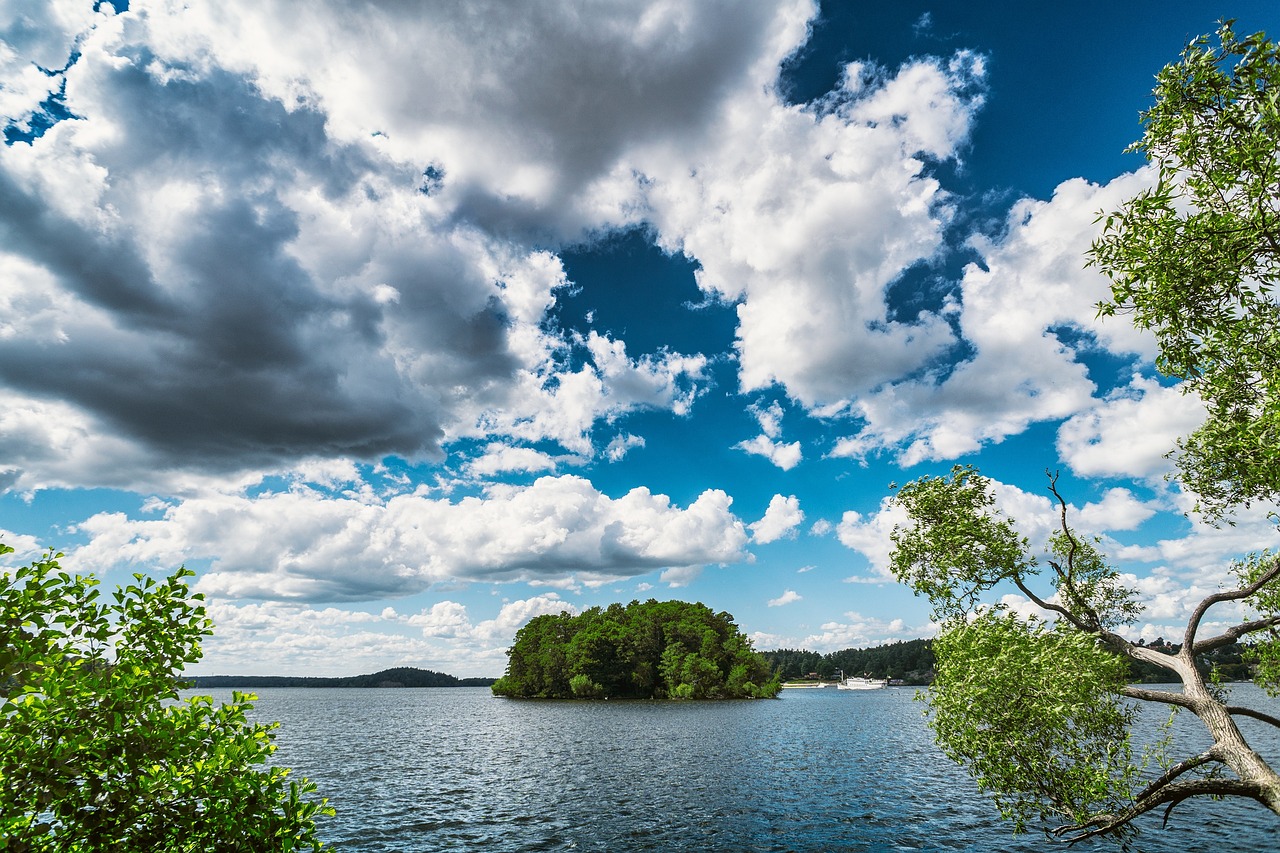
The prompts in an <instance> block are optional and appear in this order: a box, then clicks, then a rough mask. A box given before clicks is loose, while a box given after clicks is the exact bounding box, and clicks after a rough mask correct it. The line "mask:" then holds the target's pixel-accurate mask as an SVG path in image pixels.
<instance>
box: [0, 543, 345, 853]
mask: <svg viewBox="0 0 1280 853" xmlns="http://www.w3.org/2000/svg"><path fill="white" fill-rule="evenodd" d="M12 552H13V549H12V548H10V547H8V546H6V545H3V544H0V556H2V555H4V554H8V553H12ZM61 556H62V555H61V554H53V553H50V554H46V555H45V556H44V557H43V558H42V559H39V560H36V561H35V562H33V563H31V564H30V565H28V566H24V567H21V568H18V569H17V570H15V571H13V572H11V573H5V572H0V851H4V853H28V851H30V852H31V853H36V851H47V853H97V851H105V850H112V851H123V853H131V851H148V852H150V851H170V850H173V851H179V850H180V851H184V852H185V851H189V853H224V852H226V851H229V853H235V851H253V852H254V853H257V851H262V852H263V853H267V851H270V853H276V851H291V850H319V849H321V844H320V842H319V841H318V840H317V836H316V833H315V818H316V817H317V816H319V815H323V814H332V813H333V810H332V809H330V808H329V807H327V806H326V805H325V804H324V801H320V802H318V803H317V802H313V801H311V800H309V799H308V798H307V794H309V793H311V792H312V791H313V790H314V786H313V785H312V784H311V783H309V782H306V781H305V780H304V781H294V780H290V779H288V773H289V771H288V770H286V769H284V768H281V767H271V766H267V761H268V758H269V757H270V755H271V753H272V752H273V751H274V750H275V744H274V743H273V740H274V734H273V731H272V730H273V729H274V728H275V725H274V724H272V725H265V724H261V723H250V722H249V721H248V719H247V717H246V714H247V712H248V711H250V710H251V709H252V707H253V706H252V704H251V700H252V698H253V697H252V696H249V695H245V694H241V693H236V694H234V700H233V701H232V702H231V703H230V704H225V705H220V706H215V705H214V704H213V701H212V699H210V698H209V697H207V696H201V697H194V698H189V699H186V700H180V698H179V694H178V688H179V687H180V686H181V683H182V682H181V672H182V668H183V667H184V666H185V665H187V664H191V663H194V662H195V661H197V660H199V658H200V654H201V652H200V641H201V639H202V638H203V637H207V636H209V635H210V633H211V632H212V625H211V623H210V621H209V619H208V618H207V617H206V615H205V610H204V607H203V606H202V605H201V603H200V600H201V598H200V596H198V595H196V596H192V595H189V593H188V589H187V585H186V578H188V577H191V576H192V574H193V573H192V572H189V571H187V570H185V569H179V570H178V571H177V572H175V573H174V574H173V575H171V576H169V577H168V578H166V579H165V580H163V581H156V580H154V579H151V578H147V577H143V576H142V575H135V576H134V578H135V583H133V584H130V585H128V586H127V587H123V588H117V589H116V590H115V593H114V595H113V596H112V599H111V600H110V601H102V600H101V599H100V597H99V590H98V581H97V579H96V578H93V577H87V576H81V575H72V574H69V573H67V572H65V571H63V570H62V568H61V566H60V565H59V563H58V559H59V558H60V557H61Z"/></svg>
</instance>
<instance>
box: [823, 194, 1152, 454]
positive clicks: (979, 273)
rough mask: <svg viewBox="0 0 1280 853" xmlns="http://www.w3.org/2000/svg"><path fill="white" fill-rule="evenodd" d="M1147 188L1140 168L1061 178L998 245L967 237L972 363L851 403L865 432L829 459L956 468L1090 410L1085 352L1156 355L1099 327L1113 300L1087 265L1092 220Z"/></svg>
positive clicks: (1133, 334)
mask: <svg viewBox="0 0 1280 853" xmlns="http://www.w3.org/2000/svg"><path fill="white" fill-rule="evenodd" d="M1153 179H1154V178H1153V174H1152V173H1151V172H1150V170H1148V169H1143V170H1140V171H1139V172H1137V173H1134V174H1125V175H1122V176H1120V177H1118V178H1116V179H1115V180H1113V181H1111V182H1110V183H1109V184H1106V185H1105V186H1098V185H1096V184H1091V183H1088V182H1086V181H1084V180H1080V179H1072V180H1069V181H1065V182H1063V183H1062V184H1060V185H1059V186H1058V187H1057V189H1055V191H1054V195H1053V198H1052V199H1051V200H1050V201H1037V200H1032V199H1024V200H1022V201H1019V202H1018V203H1016V204H1015V205H1013V207H1012V209H1011V210H1010V212H1009V215H1008V220H1007V223H1008V230H1007V233H1006V234H1005V236H1004V237H1002V238H1000V239H998V240H993V239H990V238H987V237H982V236H975V237H974V238H972V240H971V242H972V245H973V247H974V248H975V249H976V250H977V251H978V252H979V254H980V255H981V256H982V264H981V265H978V264H970V265H969V266H968V267H967V268H966V270H965V273H964V277H963V280H962V281H961V299H960V301H959V303H958V304H957V305H955V306H953V310H955V312H956V313H957V316H958V319H959V325H960V331H961V337H962V338H963V340H964V341H965V343H966V344H968V345H969V346H971V347H972V348H973V350H974V353H973V355H972V357H970V358H968V359H967V360H965V361H962V362H960V363H959V364H957V365H955V366H954V367H952V368H950V369H949V370H945V371H943V370H933V371H931V372H929V373H927V374H926V375H924V376H923V377H921V378H916V379H912V380H909V381H906V382H897V383H891V384H889V385H888V386H886V387H884V388H882V389H879V390H877V391H875V392H874V393H872V394H870V395H867V396H865V397H863V398H861V399H859V400H858V401H856V402H855V404H854V405H853V407H852V413H853V414H854V415H856V416H858V417H859V418H861V419H862V420H863V421H864V422H865V424H866V425H865V427H864V428H863V429H862V431H861V432H860V433H858V434H857V435H854V436H848V437H845V438H844V439H842V440H841V441H839V442H838V443H837V445H836V447H835V449H834V450H833V451H832V454H831V455H833V456H845V457H852V458H861V457H864V456H866V455H867V454H869V453H872V452H875V451H878V450H883V449H888V448H895V447H900V446H905V447H904V449H902V450H901V451H900V452H899V461H900V462H901V463H902V464H903V465H913V464H916V463H918V462H923V461H927V460H939V459H955V458H958V457H960V456H962V455H965V454H968V453H973V452H976V451H978V450H979V449H980V448H981V447H982V446H983V445H985V444H989V443H994V442H999V441H1002V440H1003V439H1005V438H1007V437H1008V436H1011V435H1016V434H1018V433H1021V432H1023V431H1024V430H1026V428H1027V427H1028V426H1029V425H1030V424H1032V423H1035V422H1039V421H1046V420H1056V419H1062V418H1068V417H1071V416H1073V415H1076V414H1078V413H1080V412H1082V411H1084V410H1086V409H1088V408H1089V407H1090V406H1091V405H1093V402H1094V399H1093V395H1094V392H1095V390H1096V387H1095V385H1094V383H1093V381H1092V380H1091V379H1090V378H1089V376H1088V371H1087V370H1086V368H1085V366H1084V364H1083V363H1082V362H1081V361H1079V360H1078V358H1077V356H1078V355H1079V353H1080V352H1081V351H1082V350H1084V349H1087V348H1089V347H1093V346H1101V347H1103V348H1105V349H1106V350H1108V351H1110V352H1112V353H1116V354H1120V355H1131V356H1139V357H1142V358H1148V359H1149V358H1151V357H1153V356H1154V353H1155V343H1154V338H1153V337H1152V336H1151V335H1150V334H1148V333H1144V332H1141V331H1137V330H1135V329H1134V328H1133V326H1132V325H1131V324H1130V323H1128V322H1127V321H1126V319H1125V318H1124V317H1118V318H1110V319H1107V320H1105V321H1100V320H1098V319H1097V318H1096V313H1097V311H1096V307H1095V306H1096V304H1097V303H1098V302H1099V301H1101V300H1104V299H1106V298H1108V297H1109V295H1110V291H1109V288H1108V282H1107V279H1106V278H1105V276H1103V275H1102V274H1101V273H1100V272H1098V271H1097V270H1094V269H1089V268H1086V267H1085V252H1086V250H1087V249H1088V247H1089V244H1090V242H1091V241H1092V240H1093V238H1094V237H1095V236H1097V234H1098V228H1099V226H1098V225H1097V224H1096V222H1095V220H1096V217H1097V212H1098V211H1099V210H1102V209H1107V210H1110V209H1114V208H1116V207H1118V206H1119V204H1120V203H1121V202H1122V201H1123V200H1124V199H1126V198H1128V197H1129V196H1131V195H1133V194H1135V193H1137V192H1138V191H1140V190H1142V189H1144V188H1146V187H1148V186H1149V185H1150V183H1151V181H1152V180H1153ZM1064 330H1069V331H1064Z"/></svg>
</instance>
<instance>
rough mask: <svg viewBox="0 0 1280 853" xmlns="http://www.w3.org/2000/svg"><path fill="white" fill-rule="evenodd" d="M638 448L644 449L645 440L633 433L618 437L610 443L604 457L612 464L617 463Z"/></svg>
mask: <svg viewBox="0 0 1280 853" xmlns="http://www.w3.org/2000/svg"><path fill="white" fill-rule="evenodd" d="M638 447H644V439H643V438H642V437H640V436H638V435H632V434H631V433H626V434H624V435H616V436H614V437H613V438H612V439H611V440H610V441H609V446H608V447H606V448H605V450H604V455H605V458H606V459H608V460H609V461H610V462H617V461H618V460H619V459H621V458H622V457H624V456H626V455H627V454H628V453H630V452H631V451H632V450H635V449H636V448H638Z"/></svg>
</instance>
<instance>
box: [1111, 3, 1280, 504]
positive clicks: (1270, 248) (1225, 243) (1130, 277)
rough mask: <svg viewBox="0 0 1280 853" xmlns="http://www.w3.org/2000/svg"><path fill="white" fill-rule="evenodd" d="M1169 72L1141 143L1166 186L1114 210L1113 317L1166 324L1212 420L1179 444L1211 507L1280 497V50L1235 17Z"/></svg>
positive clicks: (1165, 345)
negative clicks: (1242, 29)
mask: <svg viewBox="0 0 1280 853" xmlns="http://www.w3.org/2000/svg"><path fill="white" fill-rule="evenodd" d="M1217 42H1218V43H1217V44H1216V45H1215V44H1214V43H1213V40H1212V39H1210V38H1209V37H1208V36H1205V37H1202V38H1200V39H1197V40H1196V41H1195V42H1193V43H1192V44H1191V45H1189V46H1188V47H1187V49H1186V50H1185V51H1184V52H1183V54H1182V60H1181V61H1180V62H1176V63H1173V64H1171V65H1169V66H1168V67H1166V68H1165V69H1164V70H1163V71H1161V72H1160V74H1159V75H1158V76H1157V78H1156V80H1157V85H1156V89H1155V105H1154V106H1153V107H1152V108H1151V109H1149V110H1147V111H1146V112H1145V113H1143V116H1142V121H1143V124H1144V133H1143V136H1142V139H1141V140H1139V141H1138V142H1136V143H1135V144H1134V145H1133V146H1132V150H1135V151H1139V152H1141V153H1143V154H1145V155H1146V156H1147V158H1148V159H1149V160H1150V162H1151V164H1152V165H1153V166H1154V167H1155V169H1156V173H1157V182H1156V185H1155V186H1154V187H1153V188H1152V189H1150V190H1147V191H1146V192H1143V193H1140V194H1139V195H1137V196H1135V197H1134V198H1132V199H1130V200H1129V201H1128V202H1127V203H1126V204H1125V205H1124V206H1123V207H1122V208H1121V209H1119V210H1117V211H1115V212H1113V213H1110V214H1108V215H1107V216H1105V217H1104V229H1103V233H1102V236H1101V238H1100V239H1098V240H1097V241H1096V242H1095V243H1094V245H1093V247H1092V250H1091V252H1090V260H1091V262H1092V263H1093V264H1095V265H1097V266H1098V267H1099V268H1100V269H1101V270H1102V271H1103V272H1105V273H1106V274H1107V276H1108V277H1109V278H1110V279H1111V284H1112V287H1111V293H1112V298H1111V301H1109V302H1105V303H1103V304H1102V305H1100V306H1099V309H1100V314H1102V315H1103V316H1110V315H1115V314H1128V315H1130V316H1131V317H1132V319H1133V322H1134V324H1135V325H1136V326H1138V327H1139V328H1142V329H1147V330H1150V331H1151V332H1153V333H1155V336H1156V339H1157V341H1158V342H1159V346H1160V354H1159V358H1158V360H1157V366H1158V367H1159V368H1160V370H1161V371H1163V372H1164V373H1166V374H1168V375H1170V376H1174V377H1177V378H1179V379H1181V380H1182V389H1183V391H1185V392H1186V393H1188V394H1195V395H1198V396H1199V397H1200V398H1201V399H1202V400H1204V402H1205V404H1206V406H1207V407H1208V418H1207V419H1206V421H1205V422H1204V425H1203V426H1201V427H1200V428H1199V429H1198V430H1196V432H1195V433H1193V434H1192V435H1191V436H1189V437H1187V438H1186V439H1185V440H1183V441H1182V442H1181V443H1180V448H1181V453H1180V455H1179V467H1180V470H1181V478H1182V482H1183V485H1185V486H1186V487H1187V488H1189V489H1190V490H1191V491H1192V492H1194V493H1195V494H1196V495H1197V496H1198V497H1199V506H1198V508H1199V509H1200V510H1201V511H1203V512H1204V513H1205V514H1206V516H1207V517H1210V518H1215V519H1216V518H1221V517H1223V515H1224V514H1225V513H1227V512H1229V511H1230V509H1231V508H1233V507H1235V506H1237V505H1241V504H1244V505H1247V504H1249V503H1250V502H1251V501H1255V500H1266V501H1273V500H1275V499H1276V498H1277V497H1280V303H1277V301H1276V292H1275V287H1276V284H1277V281H1278V280H1280V193H1278V192H1277V188H1278V187H1280V106H1278V105H1277V101H1278V100H1280V48H1277V46H1276V44H1275V43H1274V42H1272V41H1270V40H1268V39H1267V38H1266V36H1265V35H1264V34H1262V33H1256V34H1254V35H1250V36H1239V35H1237V34H1236V33H1235V31H1234V29H1233V28H1232V26H1231V23H1230V22H1227V23H1226V24H1224V25H1223V26H1222V28H1221V29H1220V30H1219V31H1218V34H1217Z"/></svg>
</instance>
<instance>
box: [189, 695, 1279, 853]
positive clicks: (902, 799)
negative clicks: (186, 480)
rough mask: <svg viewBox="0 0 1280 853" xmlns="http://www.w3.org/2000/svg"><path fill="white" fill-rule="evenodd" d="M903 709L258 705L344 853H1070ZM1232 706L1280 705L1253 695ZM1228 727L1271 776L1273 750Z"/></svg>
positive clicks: (872, 699)
mask: <svg viewBox="0 0 1280 853" xmlns="http://www.w3.org/2000/svg"><path fill="white" fill-rule="evenodd" d="M190 692H191V691H188V693H190ZM199 692H202V693H209V692H212V693H213V694H214V696H215V698H217V699H219V700H220V701H227V700H229V699H230V695H231V694H230V691H199ZM915 692H916V691H915V689H913V688H905V689H889V690H879V691H870V692H859V693H853V692H850V691H837V690H835V689H832V688H828V689H825V690H790V691H783V694H782V698H781V699H779V700H776V701H754V702H752V701H744V702H668V703H657V702H586V703H578V702H533V701H517V700H509V699H499V698H496V697H494V696H492V695H491V694H490V692H489V690H488V689H487V688H443V689H441V688H437V689H419V690H326V689H302V688H291V689H286V688H275V689H265V688H264V689H261V690H259V691H258V694H259V700H258V702H257V703H256V704H257V716H258V718H259V719H263V720H279V721H280V723H281V726H280V729H279V730H278V737H277V743H278V744H279V747H280V748H279V751H278V752H277V754H276V760H277V761H278V762H279V763H281V764H283V765H285V766H289V767H292V768H294V770H295V772H297V773H298V774H301V775H304V776H306V777H308V778H310V779H312V780H313V781H315V782H316V783H317V784H318V785H319V788H320V793H321V794H323V795H324V796H327V797H328V798H329V800H330V803H331V804H332V805H333V806H334V807H336V808H337V811H338V814H337V816H336V817H334V818H328V819H324V820H322V821H321V823H320V827H321V832H322V835H323V837H324V838H325V839H326V840H327V841H328V842H329V843H330V844H332V846H333V849H334V850H335V851H341V853H356V851H359V853H372V851H436V850H485V851H490V850H493V851H538V850H574V851H612V852H613V853H616V851H630V850H673V851H684V850H688V851H704V850H705V851H713V850H714V851H891V850H913V851H914V850H919V851H974V852H975V853H977V851H983V853H986V851H1041V850H1050V849H1053V850H1064V849H1066V848H1065V847H1064V846H1063V845H1061V844H1057V843H1051V842H1049V841H1047V840H1046V839H1045V838H1044V837H1043V836H1042V835H1040V834H1037V833H1030V834H1026V835H1021V836H1017V837H1014V836H1011V835H1010V834H1009V831H1008V827H1007V825H1005V824H1003V823H1001V822H999V821H998V820H996V819H994V818H993V816H992V810H991V808H990V806H989V805H988V804H987V803H986V802H985V801H984V799H983V798H982V797H981V796H980V795H979V794H978V793H977V792H976V790H975V788H974V785H973V783H972V782H971V781H970V780H969V778H968V776H967V775H965V773H964V772H963V771H962V770H961V769H959V768H957V767H955V766H954V765H952V764H951V763H950V762H949V761H947V760H946V759H945V758H944V757H942V756H941V754H940V753H939V752H938V750H937V747H936V746H935V745H934V744H933V742H932V740H931V736H930V732H929V730H928V729H927V727H926V725H925V723H924V721H923V719H922V718H921V716H920V712H921V704H920V703H919V702H914V701H913V697H914V695H915ZM1233 701H1236V702H1238V703H1240V704H1252V705H1254V706H1255V707H1259V708H1266V709H1268V710H1271V711H1272V712H1273V713H1274V712H1275V711H1276V706H1277V705H1278V704H1280V703H1277V702H1275V701H1272V700H1268V699H1266V698H1265V696H1264V694H1262V692H1261V691H1259V690H1257V689H1256V688H1254V687H1252V685H1249V686H1245V687H1240V688H1237V693H1236V697H1235V699H1234V700H1233ZM1161 716H1163V714H1161ZM1183 716H1187V715H1183ZM1187 722H1189V723H1191V724H1196V725H1198V724H1197V723H1196V721H1194V720H1188V721H1187ZM1241 726H1242V728H1243V729H1245V730H1246V733H1247V734H1255V733H1256V734H1257V735H1258V736H1265V738H1266V740H1265V744H1264V745H1263V746H1262V748H1261V749H1260V751H1262V752H1263V753H1264V754H1265V755H1266V756H1267V757H1268V759H1280V737H1276V736H1274V735H1272V734H1271V733H1269V732H1266V731H1265V728H1266V727H1264V726H1262V725H1261V724H1258V723H1254V722H1252V721H1249V720H1245V721H1243V722H1242V724H1241ZM1189 730H1192V731H1194V727H1193V728H1192V729H1189ZM1142 825H1143V826H1145V827H1147V829H1146V830H1145V831H1144V832H1143V833H1142V835H1141V837H1140V839H1139V844H1138V846H1139V848H1140V849H1143V850H1147V851H1152V853H1173V852H1174V851H1177V853H1191V851H1241V853H1248V852H1249V851H1274V850H1276V849H1280V836H1278V834H1277V829H1278V827H1280V821H1278V819H1277V818H1275V817H1274V816H1273V815H1272V814H1271V813H1270V812H1267V811H1266V810H1264V809H1262V808H1261V807H1258V806H1255V805H1253V804H1252V803H1234V802H1232V803H1217V804H1213V803H1205V804H1196V803H1192V802H1188V803H1186V804H1184V805H1183V806H1180V807H1179V808H1178V809H1177V810H1176V811H1175V812H1174V814H1173V816H1172V818H1171V821H1170V828H1169V829H1167V830H1163V831H1162V830H1161V829H1160V827H1159V817H1158V816H1157V815H1148V816H1147V819H1146V820H1145V821H1143V822H1142ZM1071 849H1072V850H1082V849H1083V850H1104V849H1115V847H1114V844H1111V845H1108V844H1100V845H1098V844H1086V845H1078V846H1077V847H1075V848H1071Z"/></svg>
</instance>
